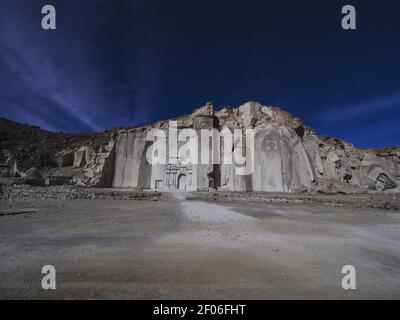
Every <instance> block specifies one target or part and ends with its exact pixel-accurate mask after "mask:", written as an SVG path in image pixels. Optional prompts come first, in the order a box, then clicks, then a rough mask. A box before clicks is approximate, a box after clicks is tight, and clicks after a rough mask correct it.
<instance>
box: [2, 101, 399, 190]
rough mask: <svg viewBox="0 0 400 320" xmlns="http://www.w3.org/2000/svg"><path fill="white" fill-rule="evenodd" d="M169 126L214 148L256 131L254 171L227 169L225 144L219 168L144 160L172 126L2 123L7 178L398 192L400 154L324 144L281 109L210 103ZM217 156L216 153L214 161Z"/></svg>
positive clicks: (242, 145)
mask: <svg viewBox="0 0 400 320" xmlns="http://www.w3.org/2000/svg"><path fill="white" fill-rule="evenodd" d="M171 120H173V121H176V123H177V133H178V132H181V130H184V129H187V128H190V129H194V130H195V132H196V133H197V134H198V136H200V135H201V132H202V130H204V129H208V130H213V131H212V132H213V134H212V136H211V141H213V142H216V141H217V140H216V139H220V136H218V134H221V133H222V132H224V130H230V131H233V130H235V129H236V130H238V129H239V130H242V132H243V133H246V130H247V129H252V130H253V132H254V158H253V159H251V160H252V161H253V163H254V167H253V168H252V171H251V172H249V173H246V174H241V175H238V174H236V172H237V169H238V168H239V167H240V165H238V164H237V163H235V162H233V163H226V162H224V158H223V157H224V147H225V148H227V146H225V145H224V144H222V143H221V144H219V145H218V144H217V146H218V148H220V149H219V151H220V155H221V156H220V161H219V162H217V163H215V162H214V163H209V164H203V163H199V164H193V165H192V164H189V165H188V164H187V163H184V161H183V160H184V159H183V158H182V157H180V158H179V157H178V159H175V160H176V161H175V162H173V163H169V162H167V163H166V164H156V165H151V164H149V163H148V162H147V159H146V152H147V151H148V150H149V148H150V147H151V145H152V143H153V142H152V141H148V139H146V137H147V134H148V132H149V131H150V130H151V129H154V128H156V129H161V130H163V131H164V132H165V133H166V134H167V133H168V130H169V124H170V122H169V121H168V120H165V121H158V122H156V123H153V124H150V125H145V126H142V127H134V128H126V129H112V130H109V131H107V132H104V133H96V134H86V135H72V134H63V133H53V132H46V131H43V130H40V128H38V127H33V126H27V125H21V124H17V123H14V122H11V121H8V120H5V119H0V125H1V128H0V151H1V152H0V169H1V175H2V176H7V175H8V176H10V175H12V174H14V175H15V172H16V170H18V172H26V171H27V170H29V169H31V168H38V169H40V170H41V172H42V175H43V176H57V175H60V176H70V177H71V178H72V182H73V183H75V184H77V185H83V186H89V187H94V186H95V187H115V188H140V189H145V188H149V189H185V190H191V191H196V190H208V189H210V188H211V189H218V190H226V191H243V192H245V191H267V192H295V191H301V192H304V191H313V190H314V191H320V192H327V193H329V192H345V193H351V192H365V191H367V190H375V191H385V190H393V191H398V190H399V186H400V148H383V149H359V148H356V147H355V146H353V145H352V144H350V143H347V142H345V141H342V140H340V139H336V138H330V137H324V136H319V135H318V134H317V133H316V132H315V131H314V130H313V129H311V128H308V127H306V126H305V125H304V124H303V122H302V121H301V120H300V119H298V118H296V117H294V116H292V115H291V114H289V113H287V112H285V111H283V110H281V109H279V108H276V107H270V106H264V105H261V104H259V103H257V102H248V103H245V104H243V105H242V106H240V107H238V108H229V107H226V108H223V109H221V110H219V111H214V108H213V105H212V103H207V104H206V105H205V106H203V107H200V108H198V109H195V110H194V111H193V113H192V114H190V115H186V116H181V117H178V118H175V119H171ZM221 141H222V140H221ZM247 143H248V142H247V139H246V136H244V138H243V139H238V138H236V137H234V139H233V142H232V146H229V145H228V148H230V149H232V153H235V152H238V153H239V154H240V153H243V151H245V150H247V149H248V145H247ZM179 144H180V145H182V144H183V142H179ZM199 151H200V144H199ZM213 152H215V150H213V149H211V147H210V153H212V156H214V154H213ZM168 158H170V155H169V154H168ZM246 161H249V160H248V159H247V160H246Z"/></svg>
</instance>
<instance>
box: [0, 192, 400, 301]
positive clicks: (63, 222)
mask: <svg viewBox="0 0 400 320" xmlns="http://www.w3.org/2000/svg"><path fill="white" fill-rule="evenodd" d="M188 197H190V195H189V194H183V193H177V194H174V193H170V194H166V195H165V196H163V198H164V199H163V200H161V201H134V200H130V201H126V200H125V201H124V200H109V199H108V200H59V201H54V200H41V201H30V202H24V201H13V202H11V201H5V200H2V201H0V209H10V206H12V207H13V208H23V207H34V208H37V209H39V211H37V212H34V213H31V214H20V215H10V216H0V298H2V299H18V298H22V299H36V298H39V299H96V298H107V299H114V298H122V299H311V298H315V299H360V298H368V299H370V298H371V299H372V298H378V299H381V298H390V299H399V298H400V212H398V211H390V210H387V211H384V210H379V209H372V208H363V209H355V208H346V207H333V206H326V205H321V204H314V205H311V204H308V205H306V204H295V203H293V204H279V203H275V204H274V203H262V202H251V201H250V202H249V201H247V202H246V201H230V202H221V201H206V200H198V199H196V200H188V199H187V198H188ZM48 264H50V265H53V266H54V267H55V268H56V270H57V289H56V290H51V291H45V290H43V289H41V280H42V277H43V275H42V274H41V269H42V266H44V265H48ZM348 264H350V265H354V266H355V268H356V271H357V278H356V279H357V289H356V290H350V291H349V290H343V289H342V288H341V280H342V277H343V276H344V275H343V274H341V269H342V267H343V266H344V265H348Z"/></svg>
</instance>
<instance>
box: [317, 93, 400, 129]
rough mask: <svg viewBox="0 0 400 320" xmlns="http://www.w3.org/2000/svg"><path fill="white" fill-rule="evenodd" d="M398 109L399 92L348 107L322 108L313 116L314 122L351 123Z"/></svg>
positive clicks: (399, 102) (399, 104) (399, 105)
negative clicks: (364, 117)
mask: <svg viewBox="0 0 400 320" xmlns="http://www.w3.org/2000/svg"><path fill="white" fill-rule="evenodd" d="M399 107H400V92H397V93H394V94H391V95H387V96H383V97H377V98H374V99H372V100H369V101H366V102H364V103H362V102H359V103H355V104H349V105H339V106H330V107H326V108H323V109H322V110H321V111H320V112H319V113H317V114H316V115H315V116H314V119H315V120H319V121H326V122H336V121H353V120H354V119H356V118H359V117H361V116H366V115H369V114H371V113H376V112H385V111H387V110H388V109H391V108H399Z"/></svg>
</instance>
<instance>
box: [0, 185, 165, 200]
mask: <svg viewBox="0 0 400 320" xmlns="http://www.w3.org/2000/svg"><path fill="white" fill-rule="evenodd" d="M160 196H161V194H160V193H159V192H150V191H149V192H147V191H146V192H143V191H139V190H137V191H134V190H129V191H116V190H109V189H104V190H102V189H89V188H80V187H77V186H72V185H64V186H49V187H38V186H36V187H34V186H29V185H13V186H3V187H2V192H0V199H3V200H45V199H52V200H67V199H112V200H149V201H157V200H159V199H160Z"/></svg>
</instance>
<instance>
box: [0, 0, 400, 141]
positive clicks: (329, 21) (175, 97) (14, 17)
mask: <svg viewBox="0 0 400 320" xmlns="http://www.w3.org/2000/svg"><path fill="white" fill-rule="evenodd" d="M45 4H52V5H54V6H55V7H56V9H57V30H56V31H44V30H42V29H41V19H42V14H41V8H42V6H43V5H45ZM345 4H353V5H355V7H356V9H357V28H358V29H357V30H356V31H344V30H342V29H341V24H340V21H341V17H342V15H341V8H342V6H343V5H345ZM0 5H1V6H0V8H1V10H0V49H1V50H0V116H2V117H6V118H9V119H13V120H15V121H19V122H23V123H31V124H36V125H40V126H41V127H42V128H45V129H49V130H57V131H66V132H82V131H99V130H103V129H107V128H111V127H115V126H130V125H138V124H145V123H148V122H152V121H155V120H159V119H166V118H169V117H173V116H178V115H182V114H187V113H190V112H191V111H192V109H194V108H195V107H198V106H201V105H203V104H204V103H205V102H207V101H213V102H214V105H215V106H216V108H221V107H223V106H228V105H231V106H238V105H240V104H242V103H244V102H246V101H249V100H255V101H259V102H261V103H263V104H266V105H275V106H279V107H281V108H283V109H285V110H287V111H289V112H291V113H293V114H294V115H296V116H298V117H300V118H302V119H303V120H304V122H305V123H306V125H309V126H311V127H313V128H315V129H316V130H317V131H318V132H319V133H320V134H324V135H330V136H335V137H340V138H343V139H345V140H347V141H350V142H352V143H354V144H356V145H357V146H361V147H369V146H371V147H376V146H391V145H400V61H399V60H400V41H399V31H400V18H399V17H400V2H399V1H396V0H393V1H389V0H386V1H381V0H379V1H378V0H373V1H372V0H371V1H370V0H362V1H356V0H348V1H340V0H323V1H321V0H318V1H317V0H315V1H314V0H313V1H311V0H301V1H299V0H291V1H289V0H273V1H269V0H263V1H252V0H248V1H234V0H230V1H221V0H219V1H217V0H214V1H205V0H204V1H193V0H185V1H183V0H182V1H176V0H168V1H165V0H158V1H157V0H129V1H128V0H127V1H124V0H114V1H111V0H97V1H95V0H62V1H61V0H57V1H55V0H46V1H41V0H0Z"/></svg>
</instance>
